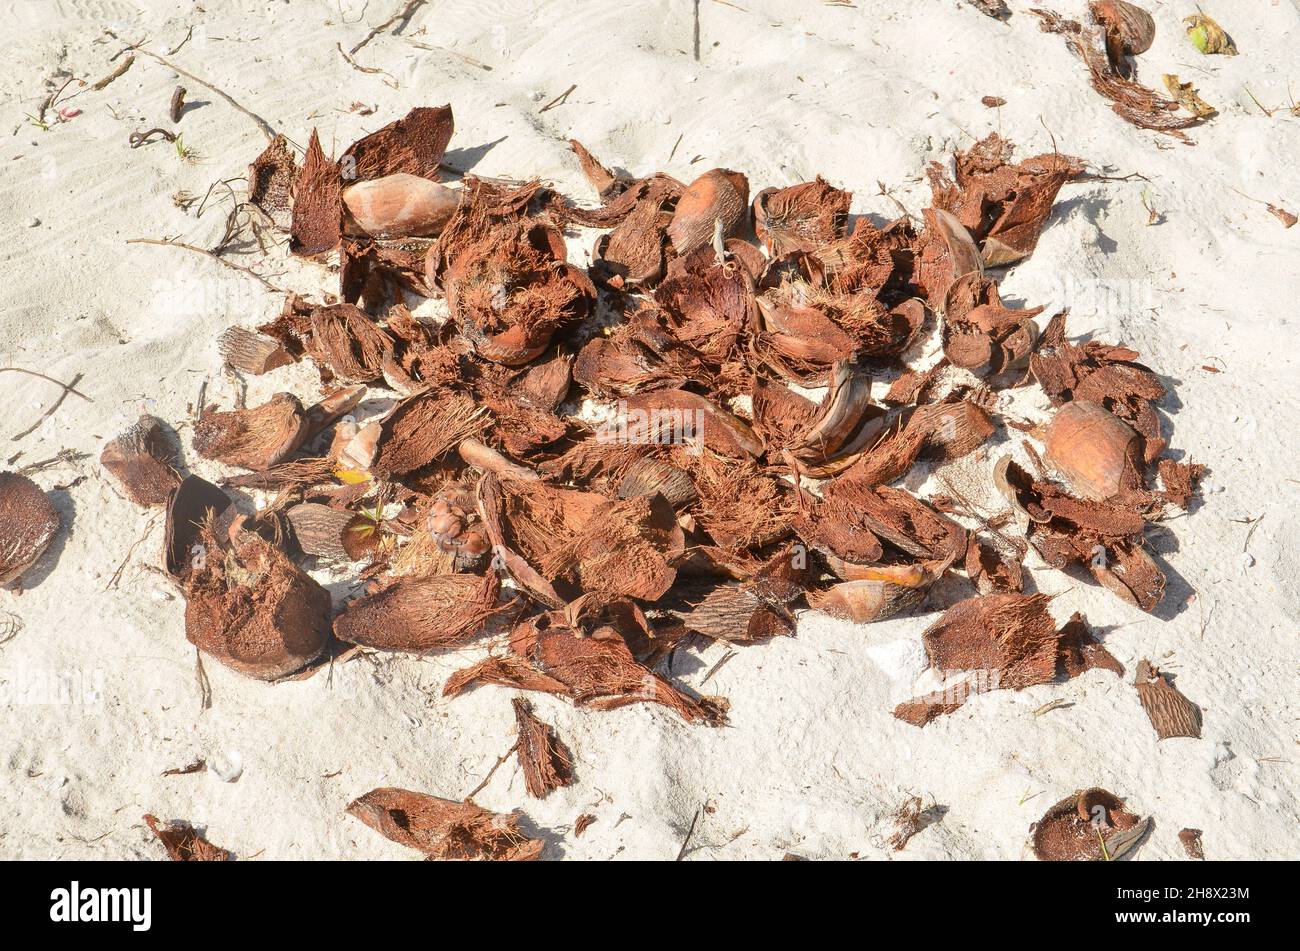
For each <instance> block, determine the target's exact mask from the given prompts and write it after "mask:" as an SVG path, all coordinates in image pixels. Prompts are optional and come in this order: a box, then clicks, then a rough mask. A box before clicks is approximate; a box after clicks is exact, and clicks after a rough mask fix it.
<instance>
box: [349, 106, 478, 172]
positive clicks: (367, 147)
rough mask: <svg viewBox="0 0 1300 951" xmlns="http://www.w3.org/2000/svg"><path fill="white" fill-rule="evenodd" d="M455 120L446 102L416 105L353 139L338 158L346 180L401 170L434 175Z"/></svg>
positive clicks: (444, 152)
mask: <svg viewBox="0 0 1300 951" xmlns="http://www.w3.org/2000/svg"><path fill="white" fill-rule="evenodd" d="M454 129H455V120H454V119H453V117H452V114H451V106H450V104H448V105H445V106H417V107H416V108H414V109H412V110H411V111H410V112H408V113H407V114H406V115H405V116H403V117H402V118H401V119H398V120H397V121H395V122H390V123H389V124H388V125H386V126H384V127H383V128H382V129H379V130H377V131H375V132H372V133H370V134H369V135H367V136H365V137H364V138H361V139H358V140H357V141H356V142H354V143H352V145H351V146H350V147H349V148H348V150H347V151H346V152H344V153H343V157H342V158H341V159H340V160H339V163H340V166H341V167H342V168H343V171H344V175H345V177H346V178H347V179H348V180H349V181H362V182H364V181H368V180H370V179H375V178H382V177H384V176H385V175H396V174H399V173H405V174H407V175H416V176H419V177H420V178H428V179H432V180H434V181H437V179H438V167H439V165H441V164H442V158H443V156H444V155H445V154H446V152H447V143H448V142H450V141H451V135H452V132H453V131H454Z"/></svg>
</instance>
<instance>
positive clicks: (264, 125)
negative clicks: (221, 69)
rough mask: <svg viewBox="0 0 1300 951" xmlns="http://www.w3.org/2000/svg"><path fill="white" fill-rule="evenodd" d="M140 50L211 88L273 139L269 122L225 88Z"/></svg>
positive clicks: (149, 52) (173, 69)
mask: <svg viewBox="0 0 1300 951" xmlns="http://www.w3.org/2000/svg"><path fill="white" fill-rule="evenodd" d="M140 52H141V53H143V54H144V55H145V56H148V57H150V58H152V59H156V60H157V61H158V62H160V63H162V64H163V65H164V66H166V67H167V68H168V69H170V70H172V71H173V72H177V73H180V74H181V75H182V76H184V77H186V78H187V79H192V80H194V82H196V83H198V84H199V85H200V86H203V87H205V88H207V89H210V90H212V92H214V93H216V94H217V95H218V96H220V97H221V98H222V99H224V100H226V102H227V103H229V104H230V105H231V106H232V107H233V108H234V109H236V110H237V111H239V112H242V113H243V114H244V115H246V116H248V118H250V119H252V120H253V121H254V122H256V123H257V127H258V128H259V129H261V130H262V134H263V135H264V136H266V139H267V141H268V142H273V141H275V130H274V129H272V128H271V126H270V123H268V122H267V121H266V120H265V119H263V118H262V117H261V116H259V115H258V114H257V113H256V112H253V111H252V110H251V109H246V108H245V107H244V106H241V105H240V104H239V103H238V102H236V101H235V99H234V97H233V96H231V95H230V94H229V93H227V92H226V91H225V90H223V89H221V88H219V87H217V86H214V85H213V84H212V83H210V82H208V81H207V80H206V79H202V78H200V77H198V76H195V75H194V74H193V73H191V72H190V71H189V70H186V69H182V68H181V67H179V66H177V65H176V64H175V63H173V62H171V61H170V60H168V59H166V58H164V57H162V56H159V55H158V54H157V53H154V52H151V51H149V50H145V49H142V50H140Z"/></svg>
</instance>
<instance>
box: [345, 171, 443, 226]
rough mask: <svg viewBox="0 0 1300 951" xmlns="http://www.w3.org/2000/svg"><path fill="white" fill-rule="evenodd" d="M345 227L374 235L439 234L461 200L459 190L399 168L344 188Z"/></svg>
mask: <svg viewBox="0 0 1300 951" xmlns="http://www.w3.org/2000/svg"><path fill="white" fill-rule="evenodd" d="M342 198H343V207H344V208H345V209H347V214H348V217H347V221H346V223H345V227H346V228H347V229H348V230H349V232H350V233H351V232H352V230H353V229H355V231H359V232H360V233H361V234H366V235H370V236H371V237H374V238H410V237H437V236H438V235H439V234H441V233H442V229H443V228H444V227H446V225H447V222H448V221H449V220H450V219H451V216H452V213H453V212H455V210H456V208H457V207H458V206H459V204H460V193H459V192H458V191H457V190H456V189H452V188H448V187H447V186H446V185H441V184H439V183H437V182H431V181H429V180H428V179H427V178H420V177H418V176H416V175H408V174H406V173H404V172H399V173H397V174H395V175H385V176H384V177H383V178H376V179H372V180H371V181H365V182H357V183H356V184H355V185H349V186H348V187H347V188H345V189H343V195H342Z"/></svg>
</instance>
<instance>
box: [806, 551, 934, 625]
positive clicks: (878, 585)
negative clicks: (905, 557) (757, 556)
mask: <svg viewBox="0 0 1300 951" xmlns="http://www.w3.org/2000/svg"><path fill="white" fill-rule="evenodd" d="M939 570H940V569H938V566H933V567H929V568H927V567H926V566H925V565H881V566H879V567H874V568H873V567H860V568H857V569H855V571H854V574H855V575H856V577H854V578H853V579H852V580H849V581H841V582H839V583H838V584H835V585H832V586H831V587H830V588H829V589H827V590H825V591H810V592H809V593H808V604H809V606H810V607H813V608H816V609H817V610H818V611H823V612H825V613H827V614H829V615H830V616H831V617H838V618H844V619H845V620H849V621H853V622H855V623H857V624H869V623H871V622H872V621H883V620H885V619H887V618H891V617H893V616H894V615H896V614H900V613H902V612H903V611H910V610H911V609H912V608H914V607H916V606H917V605H919V604H920V603H921V602H922V601H924V600H925V595H926V592H927V591H929V589H930V585H931V584H932V583H933V582H934V580H935V579H936V578H937V577H938V572H939Z"/></svg>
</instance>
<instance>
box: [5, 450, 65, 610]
mask: <svg viewBox="0 0 1300 951" xmlns="http://www.w3.org/2000/svg"><path fill="white" fill-rule="evenodd" d="M59 524H60V519H59V513H58V510H56V509H55V508H54V506H53V504H51V502H50V500H49V497H48V496H47V495H46V494H45V493H44V492H43V491H41V487H40V486H38V485H37V484H36V483H35V482H33V481H32V480H31V479H29V478H27V477H26V476H23V475H19V474H18V473H16V472H0V585H8V584H13V583H14V582H15V581H18V580H19V578H20V577H21V575H22V574H23V573H24V572H25V571H27V569H29V568H31V567H32V566H33V565H35V564H36V562H37V561H39V560H40V558H41V556H42V555H44V554H45V552H46V550H47V549H48V548H49V547H50V544H51V543H52V542H53V541H54V536H55V535H56V534H57V533H58V531H59Z"/></svg>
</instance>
